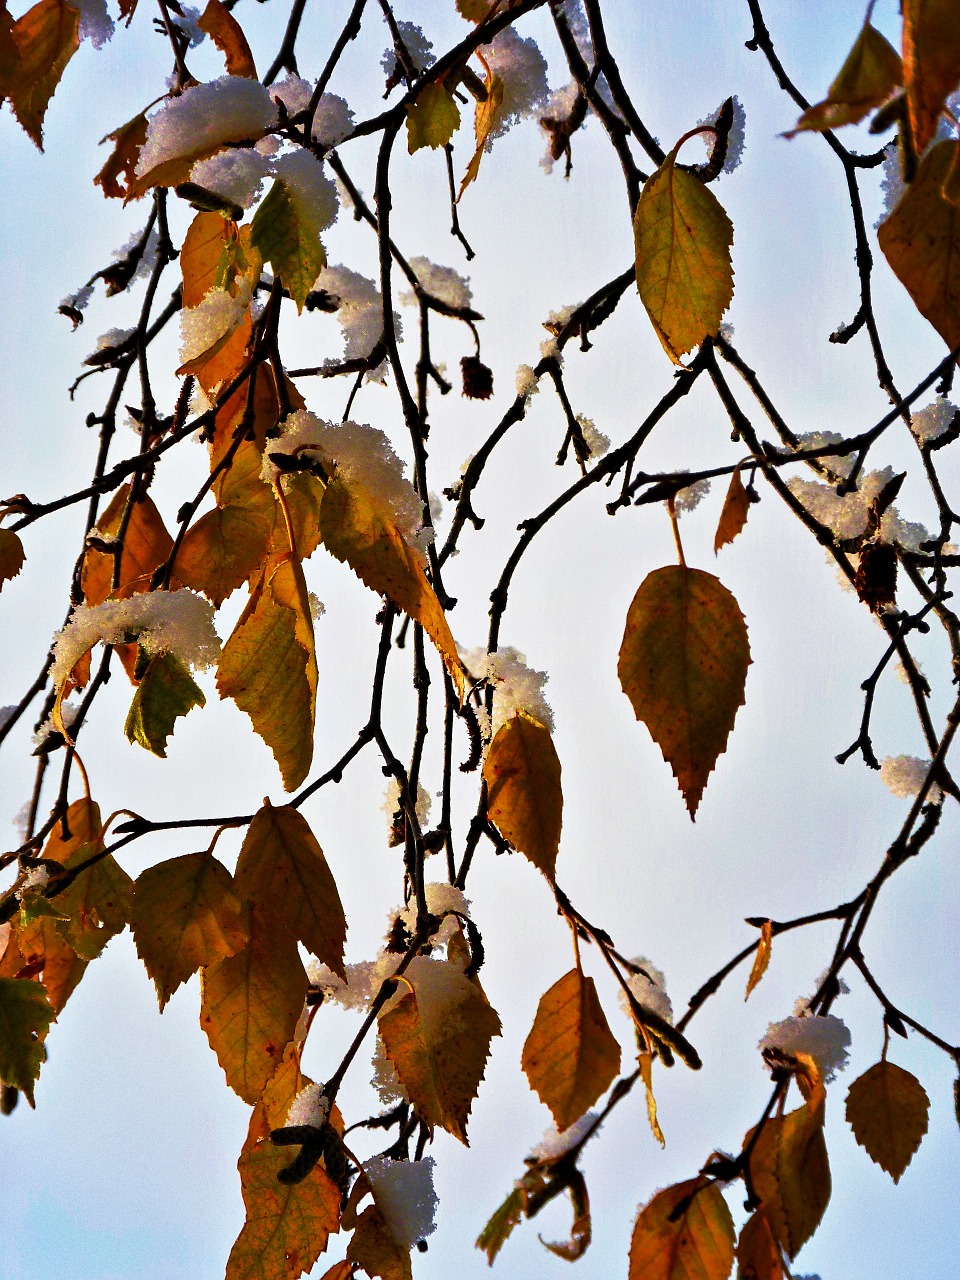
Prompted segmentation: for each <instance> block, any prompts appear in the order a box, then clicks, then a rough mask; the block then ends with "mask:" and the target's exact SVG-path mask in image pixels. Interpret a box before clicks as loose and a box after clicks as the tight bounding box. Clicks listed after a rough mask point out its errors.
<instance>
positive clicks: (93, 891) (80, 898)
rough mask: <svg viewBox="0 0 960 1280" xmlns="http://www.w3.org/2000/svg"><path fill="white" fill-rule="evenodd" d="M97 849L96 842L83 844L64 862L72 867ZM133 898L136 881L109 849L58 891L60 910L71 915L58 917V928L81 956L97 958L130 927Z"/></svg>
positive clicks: (87, 958) (85, 958)
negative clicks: (94, 843) (114, 938)
mask: <svg viewBox="0 0 960 1280" xmlns="http://www.w3.org/2000/svg"><path fill="white" fill-rule="evenodd" d="M96 852H98V849H97V847H96V846H94V845H81V846H80V847H79V848H78V849H77V850H76V852H75V853H73V854H71V856H70V857H69V858H68V859H67V860H66V861H65V863H64V865H65V866H66V867H67V869H68V870H71V869H72V868H74V867H76V866H78V865H79V864H80V863H81V862H86V861H87V859H88V858H90V857H91V856H92V855H93V854H94V853H96ZM132 900H133V881H132V880H131V879H130V877H129V876H128V875H127V873H126V872H125V871H124V870H123V868H122V867H121V866H120V865H119V863H118V862H117V861H116V859H115V858H114V857H113V855H112V854H109V853H108V854H107V855H106V857H103V858H101V859H100V861H99V862H95V863H93V865H92V866H90V867H88V868H87V869H86V870H85V871H81V872H80V874H79V875H78V876H77V878H76V879H75V880H74V881H73V883H72V884H71V885H69V886H68V887H67V888H66V889H64V891H63V892H62V893H58V894H57V896H56V899H55V905H56V908H57V910H58V911H61V912H63V914H64V915H65V916H68V917H69V918H68V919H66V920H58V921H57V922H56V923H57V928H58V929H59V931H60V933H61V935H62V936H63V937H64V938H65V939H66V940H67V942H69V943H70V945H71V947H73V949H74V951H76V953H77V955H78V956H81V957H82V958H83V959H84V960H95V959H96V957H97V956H98V955H99V954H100V953H101V951H102V950H103V948H104V947H105V946H106V945H107V943H108V942H109V941H110V939H111V938H113V937H115V936H116V935H117V934H118V933H122V931H123V930H124V929H125V928H126V927H127V924H128V923H129V920H130V909H131V905H132Z"/></svg>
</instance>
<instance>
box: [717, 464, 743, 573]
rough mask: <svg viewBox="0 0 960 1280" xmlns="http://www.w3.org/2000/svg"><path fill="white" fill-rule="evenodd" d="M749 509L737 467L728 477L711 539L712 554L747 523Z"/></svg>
mask: <svg viewBox="0 0 960 1280" xmlns="http://www.w3.org/2000/svg"><path fill="white" fill-rule="evenodd" d="M749 511H750V495H749V494H748V493H747V491H746V489H745V488H744V484H743V480H742V479H741V476H740V468H739V467H737V469H736V471H734V473H733V475H732V476H731V477H730V487H729V488H728V489H727V496H726V497H725V498H724V500H723V510H722V511H721V512H720V522H719V524H718V525H717V533H716V537H715V538H714V540H713V550H714V554H716V553H717V552H718V551H719V550H720V548H721V547H725V546H726V545H727V543H728V542H732V541H733V540H734V538H735V537H736V536H737V534H739V533H740V532H741V531H742V529H743V526H744V525H745V524H746V523H747V515H748V513H749Z"/></svg>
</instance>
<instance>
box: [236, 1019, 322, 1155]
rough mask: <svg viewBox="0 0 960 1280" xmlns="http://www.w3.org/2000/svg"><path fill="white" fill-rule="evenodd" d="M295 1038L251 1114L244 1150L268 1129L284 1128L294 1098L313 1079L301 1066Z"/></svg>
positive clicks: (262, 1136)
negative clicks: (304, 1072)
mask: <svg viewBox="0 0 960 1280" xmlns="http://www.w3.org/2000/svg"><path fill="white" fill-rule="evenodd" d="M298 1030H299V1028H298ZM297 1039H298V1037H297V1035H296V1034H295V1035H294V1038H293V1040H292V1041H291V1042H290V1043H289V1044H288V1045H287V1047H286V1049H285V1050H284V1054H283V1058H282V1060H281V1062H280V1065H279V1066H278V1067H277V1069H276V1071H275V1072H274V1073H273V1075H272V1076H271V1077H270V1079H269V1080H268V1081H267V1083H266V1085H265V1087H264V1090H263V1093H261V1095H260V1097H259V1098H258V1099H257V1105H256V1106H255V1107H254V1109H253V1111H252V1112H251V1114H250V1125H249V1127H248V1129H247V1137H246V1140H245V1141H244V1144H243V1147H244V1150H245V1151H246V1150H247V1149H248V1148H249V1147H253V1146H255V1145H256V1144H257V1143H258V1142H259V1141H260V1139H261V1138H269V1136H270V1131H271V1129H281V1128H283V1126H284V1125H285V1124H286V1122H287V1116H288V1114H289V1112H290V1107H291V1106H292V1105H293V1100H294V1098H296V1096H297V1094H298V1093H299V1092H300V1091H301V1089H305V1088H306V1087H307V1085H308V1084H312V1083H313V1082H312V1081H311V1080H310V1078H309V1076H305V1075H304V1074H303V1072H302V1071H301V1069H300V1046H299V1045H298V1043H297Z"/></svg>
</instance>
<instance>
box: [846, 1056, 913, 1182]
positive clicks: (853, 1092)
mask: <svg viewBox="0 0 960 1280" xmlns="http://www.w3.org/2000/svg"><path fill="white" fill-rule="evenodd" d="M929 1110H930V1099H929V1098H928V1097H927V1093H926V1090H925V1089H924V1087H923V1085H922V1084H921V1083H920V1081H919V1080H918V1079H917V1077H916V1076H914V1075H911V1074H910V1072H909V1071H904V1069H903V1067H898V1066H897V1065H896V1064H895V1063H893V1062H885V1061H884V1062H878V1063H877V1064H876V1065H875V1066H873V1067H871V1068H870V1070H869V1071H866V1072H864V1074H863V1075H862V1076H861V1077H860V1078H859V1080H854V1082H853V1084H852V1085H851V1086H850V1092H849V1093H848V1094H847V1121H848V1123H849V1124H850V1127H851V1128H852V1129H853V1136H854V1137H855V1138H856V1140H857V1142H859V1143H860V1145H861V1147H863V1148H864V1150H865V1151H866V1153H867V1155H868V1156H869V1157H870V1159H871V1160H873V1161H875V1163H876V1164H878V1165H879V1166H880V1168H881V1169H882V1170H883V1171H884V1173H889V1175H890V1177H891V1178H892V1179H893V1180H894V1182H899V1181H900V1179H901V1177H902V1176H903V1172H904V1170H905V1169H906V1167H907V1165H908V1164H909V1163H910V1161H911V1160H912V1159H913V1157H914V1154H915V1153H916V1151H917V1148H918V1147H919V1146H920V1143H921V1142H922V1141H923V1135H924V1134H925V1133H926V1132H927V1114H928V1112H929Z"/></svg>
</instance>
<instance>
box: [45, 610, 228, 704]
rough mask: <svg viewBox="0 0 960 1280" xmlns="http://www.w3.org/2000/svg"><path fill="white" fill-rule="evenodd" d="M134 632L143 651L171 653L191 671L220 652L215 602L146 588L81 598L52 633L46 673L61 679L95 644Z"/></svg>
mask: <svg viewBox="0 0 960 1280" xmlns="http://www.w3.org/2000/svg"><path fill="white" fill-rule="evenodd" d="M132 637H136V638H137V639H138V640H139V642H140V645H141V646H142V648H143V649H144V650H145V651H146V652H147V653H151V654H153V653H172V654H173V655H174V657H176V658H179V659H180V661H181V662H183V663H185V664H186V665H187V666H189V667H192V668H193V669H194V670H195V671H205V670H206V669H207V667H212V666H213V665H214V664H215V663H216V661H217V659H218V658H219V656H220V641H219V639H218V638H217V633H216V631H215V630H214V628H213V606H212V605H210V604H208V603H207V601H206V600H204V599H202V597H200V596H198V595H195V594H194V592H192V591H188V590H187V589H186V587H184V588H182V589H181V590H180V591H149V592H145V593H142V594H140V595H135V596H131V597H130V598H129V599H128V600H104V602H103V604H97V605H87V604H80V605H77V607H76V608H75V609H74V611H73V613H72V615H71V617H70V621H69V622H68V623H67V625H66V626H65V627H64V628H63V630H62V631H59V632H58V633H57V634H56V636H55V637H54V657H53V666H52V667H51V668H50V677H51V679H52V681H53V683H54V685H61V684H63V682H64V681H65V680H66V678H67V676H68V675H69V674H70V672H71V671H72V670H73V668H74V667H75V666H76V665H77V663H78V662H79V661H80V659H81V658H82V657H83V655H84V654H85V653H86V652H87V650H88V649H92V648H93V646H94V645H95V644H98V643H99V642H101V641H102V642H103V643H104V644H124V643H126V642H127V641H128V640H130V639H131V638H132Z"/></svg>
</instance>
